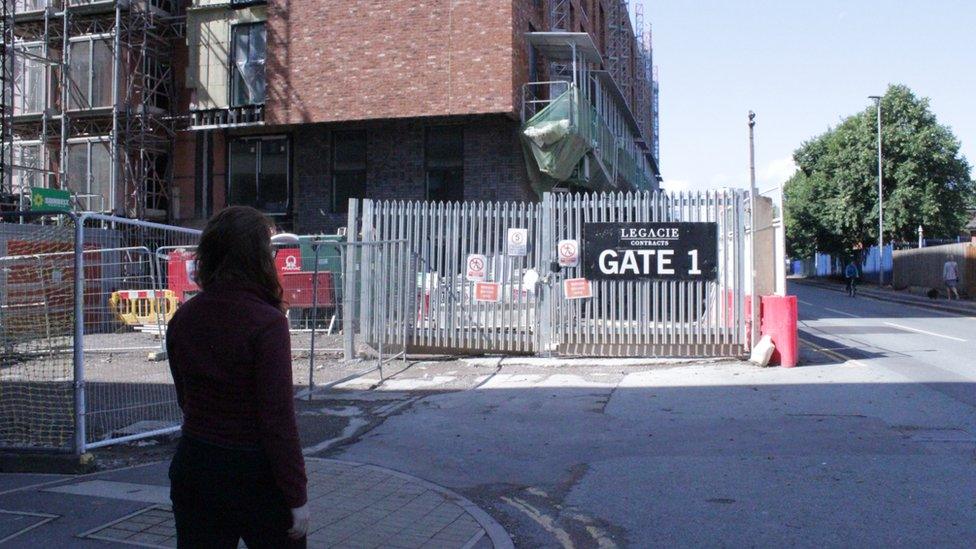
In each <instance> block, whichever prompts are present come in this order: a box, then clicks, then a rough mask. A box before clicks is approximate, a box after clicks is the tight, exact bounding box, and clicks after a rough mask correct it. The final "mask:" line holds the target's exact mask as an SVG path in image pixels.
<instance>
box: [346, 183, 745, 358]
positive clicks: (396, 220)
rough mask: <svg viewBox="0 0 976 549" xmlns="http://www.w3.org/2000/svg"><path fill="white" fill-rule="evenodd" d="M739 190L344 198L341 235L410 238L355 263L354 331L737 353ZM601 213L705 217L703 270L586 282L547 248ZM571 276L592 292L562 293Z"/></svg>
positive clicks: (675, 219)
mask: <svg viewBox="0 0 976 549" xmlns="http://www.w3.org/2000/svg"><path fill="white" fill-rule="evenodd" d="M746 196H747V195H746V194H745V193H743V192H741V191H733V190H730V191H718V192H716V191H712V192H701V193H679V194H668V193H659V192H656V193H650V192H643V193H606V194H565V193H560V194H556V193H551V194H546V195H545V196H544V198H543V200H542V202H541V203H516V202H477V203H474V202H463V203H457V202H403V201H373V200H362V201H354V203H353V204H352V207H351V208H350V225H349V228H350V233H351V234H356V232H357V231H356V229H357V228H358V229H359V230H358V232H359V233H360V234H361V238H362V241H363V243H372V244H374V245H377V246H378V245H381V244H383V243H386V244H385V245H387V246H390V245H392V243H399V242H405V243H406V244H405V246H406V250H403V251H398V252H397V253H395V254H392V255H391V253H390V252H386V253H383V254H376V253H366V252H364V253H363V255H362V256H361V258H360V261H357V262H355V263H356V266H357V268H359V269H360V270H361V274H362V282H361V283H362V295H363V299H364V302H363V303H362V304H361V307H362V311H361V312H360V314H361V326H362V332H363V334H364V336H365V340H366V341H367V342H368V343H369V344H370V345H372V346H376V345H379V344H380V343H385V344H387V345H392V344H399V343H400V342H401V341H404V340H405V341H406V343H407V348H408V349H409V350H411V351H414V352H447V353H482V352H493V353H502V354H531V353H541V354H559V355H574V356H735V355H740V354H742V353H743V352H744V350H745V349H746V347H747V341H748V334H747V330H746V326H747V311H746V308H747V300H746V289H747V288H748V285H749V282H750V281H749V280H748V279H747V276H746V275H747V271H746V263H747V262H746V258H747V256H746V245H745V243H746V239H747V238H748V237H747V234H748V232H747V218H748V216H747V215H745V214H744V211H745V209H746V207H747V202H748V201H747V199H746ZM360 212H361V214H360ZM599 223H604V224H607V223H630V224H641V223H645V224H662V223H693V224H708V225H712V226H714V237H712V239H713V240H714V242H712V243H710V246H711V247H712V248H713V249H714V257H713V259H712V262H713V271H712V274H713V276H711V277H708V278H705V277H698V278H694V279H680V278H672V279H653V278H647V279H641V280H592V281H586V280H582V279H584V278H585V274H586V273H585V272H584V269H583V266H582V264H581V263H580V262H579V261H577V263H576V265H574V266H560V265H559V257H558V253H559V252H558V251H557V247H558V246H559V245H560V243H561V242H565V241H574V242H576V246H577V248H579V247H585V246H586V244H587V243H586V242H585V241H584V239H583V233H584V229H585V227H586V226H587V225H590V224H599ZM347 266H348V267H351V266H352V263H349V264H347ZM350 273H351V271H347V275H348V274H350ZM348 279H349V277H348V276H347V280H348ZM567 280H572V281H574V282H583V284H584V285H585V287H586V288H587V289H588V291H589V292H590V293H589V295H586V296H585V298H584V299H576V298H577V297H579V296H574V295H570V294H569V293H568V290H566V289H565V287H564V285H563V283H564V282H565V281H567ZM377 292H379V294H377ZM376 295H381V296H382V297H383V299H381V300H377V299H376V297H375V296H376Z"/></svg>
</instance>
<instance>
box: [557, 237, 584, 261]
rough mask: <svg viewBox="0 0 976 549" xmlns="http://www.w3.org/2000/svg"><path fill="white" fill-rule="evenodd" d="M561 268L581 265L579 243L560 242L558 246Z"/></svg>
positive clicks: (574, 241)
mask: <svg viewBox="0 0 976 549" xmlns="http://www.w3.org/2000/svg"><path fill="white" fill-rule="evenodd" d="M556 251H557V252H558V255H559V266H560V267H576V266H578V265H579V241H578V240H560V241H559V245H558V246H556Z"/></svg>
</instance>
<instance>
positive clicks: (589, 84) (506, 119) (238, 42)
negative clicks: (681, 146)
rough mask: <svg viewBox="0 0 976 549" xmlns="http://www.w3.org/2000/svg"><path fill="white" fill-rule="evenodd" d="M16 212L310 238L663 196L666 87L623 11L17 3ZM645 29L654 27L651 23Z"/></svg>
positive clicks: (456, 3)
mask: <svg viewBox="0 0 976 549" xmlns="http://www.w3.org/2000/svg"><path fill="white" fill-rule="evenodd" d="M6 4H7V5H5V10H6V11H5V12H4V14H3V22H4V50H3V56H4V66H6V67H8V70H7V71H6V72H5V73H4V86H3V90H4V91H3V93H4V103H3V104H4V110H3V141H4V145H5V146H4V155H3V160H2V162H3V173H4V179H3V186H2V193H5V194H6V195H7V196H8V197H10V196H12V197H14V200H18V201H20V202H22V203H23V202H24V201H26V200H29V190H30V188H32V187H56V188H62V189H67V190H70V191H71V193H72V195H73V197H74V202H75V204H76V207H77V208H78V209H83V210H95V211H103V212H113V213H116V214H120V215H126V216H132V217H139V218H149V219H160V220H167V221H170V222H174V223H180V224H187V225H198V224H200V223H202V221H203V220H205V219H206V218H207V217H208V216H210V215H211V214H212V213H213V212H215V211H217V210H219V209H220V208H222V207H223V206H226V205H231V204H244V205H250V206H254V207H257V208H259V209H261V210H263V211H265V212H266V213H268V214H269V215H271V216H273V217H274V218H275V219H276V221H277V222H278V223H279V224H280V225H282V226H283V227H287V228H290V229H293V230H296V231H301V232H312V231H320V230H332V229H334V228H336V227H337V226H340V225H344V224H345V210H346V205H347V203H348V200H349V199H350V198H376V199H391V198H392V199H408V200H537V199H538V197H539V196H540V194H541V193H542V192H546V191H549V190H569V191H577V192H590V191H603V190H647V189H656V188H657V186H658V181H659V179H660V169H659V165H660V158H659V154H658V150H659V148H658V142H659V136H658V122H657V120H658V110H657V94H658V86H657V78H656V70H655V68H654V65H653V58H652V49H651V40H650V30H649V28H650V27H649V25H646V24H645V22H644V20H643V19H644V16H643V6H642V5H641V4H637V5H636V6H635V13H634V14H632V13H631V12H630V6H629V5H628V2H627V1H626V0H488V1H485V0H451V1H448V0H434V1H431V2H426V3H423V4H418V3H416V2H412V1H407V0H390V1H387V2H379V3H378V2H374V1H370V0H344V1H342V2H323V1H321V0H288V1H287V2H286V1H284V0H128V1H118V2H115V1H96V0H13V1H12V2H11V1H10V0H8V2H7V3H6ZM632 15H634V16H635V17H632Z"/></svg>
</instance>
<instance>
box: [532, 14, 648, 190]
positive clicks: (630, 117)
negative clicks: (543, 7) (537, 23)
mask: <svg viewBox="0 0 976 549" xmlns="http://www.w3.org/2000/svg"><path fill="white" fill-rule="evenodd" d="M585 5H586V4H585V3H583V2H577V1H576V0H550V1H549V2H548V4H547V7H548V11H547V16H548V23H549V25H548V32H544V33H529V34H528V35H527V36H528V39H529V43H530V44H531V45H532V47H534V48H535V50H536V51H538V52H540V53H542V54H543V55H544V56H545V57H546V58H547V59H548V61H549V62H548V65H547V66H548V69H549V74H548V76H547V78H544V79H543V80H544V81H540V82H529V83H527V84H525V85H524V86H523V90H522V98H523V100H522V117H521V118H522V122H523V124H529V123H530V121H532V122H531V123H532V124H538V122H539V120H538V119H536V120H534V121H533V118H534V117H535V116H536V115H537V114H539V113H540V112H541V111H542V110H544V109H545V108H547V107H549V106H550V105H552V104H553V103H554V102H556V101H557V100H559V98H560V97H563V94H565V93H567V90H572V89H574V88H575V90H576V91H575V92H573V93H574V95H573V98H572V99H571V100H565V99H564V101H563V102H566V101H569V102H575V104H576V105H575V106H573V107H571V108H570V109H569V110H570V112H576V111H578V112H579V113H580V114H579V116H578V118H580V120H576V119H575V118H574V117H573V116H570V118H569V120H568V123H569V125H570V126H571V127H572V128H574V130H572V132H571V133H579V134H581V135H583V136H585V137H586V138H587V139H589V141H590V145H589V147H590V149H591V151H590V152H589V153H587V154H585V155H584V156H583V158H582V159H581V160H580V163H579V166H578V167H577V169H576V170H575V171H574V173H573V174H572V175H571V176H570V177H569V178H568V179H564V180H561V179H559V178H558V177H557V178H555V179H556V180H557V181H561V182H564V183H566V184H570V185H577V186H581V187H585V188H590V189H600V188H604V187H606V188H612V189H620V188H653V187H655V186H656V182H655V180H659V178H660V171H659V168H658V163H657V161H658V158H659V157H658V152H657V151H658V144H657V136H658V130H657V127H658V119H657V92H656V90H657V87H656V83H655V81H654V66H653V51H652V47H651V32H650V26H649V25H645V22H644V5H643V2H638V3H637V4H636V5H635V14H634V15H635V21H634V23H633V24H632V23H631V19H630V11H629V9H630V8H629V4H628V1H627V0H601V1H600V5H599V6H598V8H597V12H596V13H594V14H593V15H592V16H588V15H587V14H586V12H585V11H584V10H583V7H584V6H585ZM576 14H578V15H576ZM582 20H585V21H586V22H587V23H588V25H589V26H588V27H584V30H586V31H587V32H585V33H583V32H574V30H577V29H579V28H581V27H582V25H581V24H580V22H581V21H582ZM586 35H589V36H588V38H585V37H586ZM597 43H600V44H602V51H600V48H599V47H597V46H596V44H597ZM584 105H585V106H584ZM551 115H553V113H550V114H549V116H551ZM583 119H586V120H583ZM587 126H589V128H587ZM537 130H538V128H536V129H535V130H533V131H537ZM530 148H531V146H530ZM537 152H538V151H537ZM540 154H541V153H540ZM563 171H564V170H560V171H559V172H560V174H561V173H562V172H563ZM542 173H544V174H546V175H549V176H551V175H552V174H551V173H548V172H547V171H546V170H545V169H543V170H542ZM544 182H545V183H546V184H552V183H553V182H552V181H551V180H545V181H544ZM557 185H558V183H557Z"/></svg>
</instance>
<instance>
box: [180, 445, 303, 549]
mask: <svg viewBox="0 0 976 549" xmlns="http://www.w3.org/2000/svg"><path fill="white" fill-rule="evenodd" d="M169 479H170V499H172V501H173V514H174V515H175V517H176V537H177V543H178V547H179V548H180V549H184V548H186V549H196V548H201V549H202V548H207V549H211V548H213V549H222V548H224V547H226V548H227V549H236V547H237V545H238V542H239V540H241V539H243V540H244V543H246V544H247V546H248V548H249V549H263V548H269V549H270V548H279V547H285V548H287V547H297V548H304V547H305V540H304V539H302V540H300V541H295V540H292V539H289V538H288V534H287V530H288V529H289V528H291V522H292V520H291V510H290V509H288V506H287V505H285V502H284V499H283V498H282V496H281V491H280V490H279V489H278V487H277V486H276V485H275V482H274V478H273V476H272V473H271V466H270V464H269V462H268V459H267V458H266V457H265V455H264V452H262V451H261V450H248V449H231V448H224V447H220V446H214V445H212V444H208V443H206V442H203V441H200V440H195V439H193V438H189V437H187V436H186V435H184V436H183V437H182V438H181V439H180V443H179V447H178V448H177V450H176V455H175V456H173V462H172V463H171V464H170V467H169Z"/></svg>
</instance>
